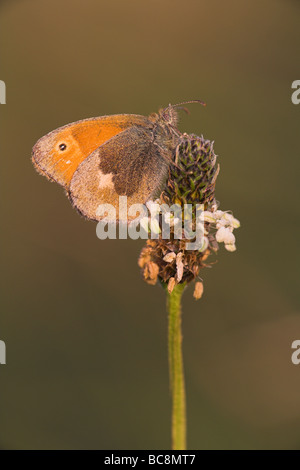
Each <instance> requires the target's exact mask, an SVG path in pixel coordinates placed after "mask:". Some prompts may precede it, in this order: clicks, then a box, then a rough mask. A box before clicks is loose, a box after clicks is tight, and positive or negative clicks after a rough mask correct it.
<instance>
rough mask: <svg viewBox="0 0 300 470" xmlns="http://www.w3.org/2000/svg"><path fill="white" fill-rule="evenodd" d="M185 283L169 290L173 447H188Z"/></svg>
mask: <svg viewBox="0 0 300 470" xmlns="http://www.w3.org/2000/svg"><path fill="white" fill-rule="evenodd" d="M184 288H185V284H178V285H177V286H175V287H174V289H173V292H172V293H171V294H169V293H168V291H167V296H168V299H167V308H168V313H169V327H168V346H169V371H170V388H171V395H172V449H173V450H185V449H186V405H185V385H184V372H183V359H182V333H181V297H182V293H183V290H184Z"/></svg>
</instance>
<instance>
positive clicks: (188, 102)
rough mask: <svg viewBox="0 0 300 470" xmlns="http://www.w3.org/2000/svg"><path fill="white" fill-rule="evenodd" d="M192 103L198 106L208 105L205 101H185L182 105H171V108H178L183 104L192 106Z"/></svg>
mask: <svg viewBox="0 0 300 470" xmlns="http://www.w3.org/2000/svg"><path fill="white" fill-rule="evenodd" d="M191 103H198V104H201V105H202V106H206V103H204V101H201V100H190V101H183V102H182V103H178V104H171V106H172V108H176V107H177V106H182V105H183V104H191Z"/></svg>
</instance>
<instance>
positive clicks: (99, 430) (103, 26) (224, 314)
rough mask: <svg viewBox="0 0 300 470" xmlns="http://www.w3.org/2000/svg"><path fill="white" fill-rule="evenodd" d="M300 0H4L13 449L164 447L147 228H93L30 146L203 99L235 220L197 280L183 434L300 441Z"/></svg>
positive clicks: (3, 369)
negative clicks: (145, 271) (199, 294)
mask: <svg viewBox="0 0 300 470" xmlns="http://www.w3.org/2000/svg"><path fill="white" fill-rule="evenodd" d="M299 16H300V5H299V2H298V1H291V0H290V1H287V0H265V1H263V2H261V1H259V0H252V1H250V0H248V1H244V2H241V1H238V0H228V1H226V2H224V1H222V0H218V1H217V0H209V1H208V0H207V1H204V0H201V1H199V0H198V1H196V0H186V1H185V2H183V1H178V0H164V1H158V0H152V1H151V2H146V1H138V0H131V1H123V0H110V1H109V2H108V1H99V0H84V1H83V0H51V1H50V0H10V1H3V0H1V5H0V23H1V24H0V31H1V32H0V42H1V76H0V79H1V80H4V81H5V82H6V86H7V104H6V105H2V106H1V114H0V119H1V127H0V132H1V160H0V165H1V172H0V174H1V184H0V191H1V197H0V204H1V218H2V224H1V268H2V269H1V293H0V298H1V322H0V339H1V340H4V341H5V342H6V347H7V365H2V366H0V384H1V385H0V423H1V424H0V447H1V448H3V449H11V448H18V449H41V448H44V449H80V448H81V449H129V448H131V449H140V448H141V449H162V448H165V449H166V448H169V446H170V396H169V389H168V364H167V342H166V334H167V317H166V312H165V298H164V293H163V291H162V289H161V288H160V287H158V286H155V287H151V286H148V285H146V284H145V283H144V282H143V280H142V279H141V275H140V272H139V268H138V266H137V258H138V255H139V252H140V249H141V248H142V246H143V241H141V240H139V241H132V240H120V241H118V240H107V241H100V240H99V239H97V237H96V232H95V229H96V225H95V223H93V222H88V221H86V220H84V219H83V218H81V217H79V216H78V214H77V213H76V212H75V211H74V210H73V209H72V207H71V205H70V203H69V201H68V200H67V198H66V197H65V196H64V193H63V190H62V188H61V187H60V186H58V185H56V184H50V183H49V182H48V181H47V180H46V179H45V178H43V177H41V176H39V175H38V174H37V173H36V172H35V170H34V168H33V166H32V164H31V161H30V156H31V148H32V146H33V145H34V143H35V142H36V141H37V140H38V139H39V138H40V137H41V136H43V135H44V134H46V133H47V132H49V131H51V130H53V129H55V128H57V127H59V126H62V125H64V124H67V123H69V122H72V121H76V120H79V119H83V118H87V117H92V116H101V115H104V114H114V113H136V114H145V115H147V114H149V113H151V112H154V111H157V110H158V108H159V107H160V106H166V105H168V103H177V102H179V101H182V100H187V99H193V98H199V99H202V100H204V101H206V102H207V107H206V108H202V107H201V106H197V105H191V106H190V111H191V114H190V115H189V116H186V115H184V113H183V115H182V118H181V123H180V126H179V127H180V129H181V131H186V132H194V133H196V134H200V135H201V134H203V135H204V136H205V137H206V138H208V139H211V140H214V141H215V150H216V152H217V154H218V155H219V163H220V165H221V172H220V175H219V178H218V182H217V192H216V196H217V199H218V200H219V201H220V203H221V206H220V207H221V209H223V210H227V209H231V210H233V213H234V215H235V216H236V217H238V218H239V219H240V220H241V223H242V227H241V228H240V229H239V230H237V231H236V236H237V246H238V250H237V252H236V253H228V252H226V251H225V250H224V248H222V249H221V250H220V252H219V254H218V257H217V259H218V263H217V264H215V265H214V266H213V267H212V268H211V269H206V270H203V271H202V277H203V280H204V297H203V299H201V300H200V301H198V302H195V301H194V300H193V297H192V292H193V288H192V287H190V288H189V289H188V290H187V291H186V293H185V295H184V305H183V308H184V318H183V330H184V360H185V375H186V385H187V401H188V405H187V406H188V408H187V412H188V446H189V448H190V449H256V448H258V449H262V448H271V449H279V448H285V449H287V448H291V449H299V448H300V365H299V366H296V365H293V364H292V362H291V354H292V350H291V343H292V341H293V340H295V339H300V315H299V287H298V277H299V262H300V260H299V256H298V253H299V250H298V246H297V243H298V240H299V209H298V206H297V202H298V201H299V189H298V188H299V182H298V178H299V167H300V165H299V150H300V145H299V118H300V105H299V106H296V105H293V104H292V102H291V94H292V89H291V83H292V82H293V81H294V80H297V79H300V69H299V46H300V30H299Z"/></svg>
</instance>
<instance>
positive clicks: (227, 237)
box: [216, 227, 235, 245]
mask: <svg viewBox="0 0 300 470" xmlns="http://www.w3.org/2000/svg"><path fill="white" fill-rule="evenodd" d="M216 240H217V242H219V243H222V242H224V243H225V244H226V245H232V244H234V243H235V236H234V235H233V233H232V231H231V230H230V228H228V227H221V228H219V230H218V231H217V233H216Z"/></svg>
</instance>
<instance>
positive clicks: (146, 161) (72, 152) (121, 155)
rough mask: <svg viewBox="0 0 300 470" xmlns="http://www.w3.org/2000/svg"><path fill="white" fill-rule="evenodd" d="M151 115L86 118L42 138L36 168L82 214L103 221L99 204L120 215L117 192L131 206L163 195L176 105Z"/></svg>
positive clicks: (35, 149) (177, 137)
mask: <svg viewBox="0 0 300 470" xmlns="http://www.w3.org/2000/svg"><path fill="white" fill-rule="evenodd" d="M187 103H200V104H202V105H205V103H203V102H201V101H200V100H193V101H187V102H184V103H179V104H177V105H169V106H168V107H167V108H165V109H161V110H159V112H158V113H157V114H151V115H150V116H149V117H145V116H139V115H136V114H118V115H113V116H101V117H96V118H90V119H84V120H82V121H77V122H74V123H71V124H67V125H66V126H63V127H60V128H58V129H56V130H54V131H52V132H49V134H47V135H45V136H44V137H42V138H41V139H40V140H38V142H37V143H36V144H35V146H34V147H33V150H32V161H33V164H34V166H35V167H36V169H37V171H38V172H39V173H41V174H42V175H44V176H46V177H47V178H48V179H50V181H56V182H57V183H59V184H60V185H62V186H63V187H64V188H65V190H66V193H67V195H68V197H69V199H70V201H71V203H72V205H73V206H74V207H75V208H76V209H77V210H78V211H79V213H80V214H82V215H83V216H84V217H86V218H88V219H91V220H96V221H97V220H100V219H102V218H103V217H100V216H99V215H97V208H98V206H99V205H100V204H112V205H113V206H114V207H115V208H116V210H117V213H118V207H119V196H127V203H128V205H132V204H144V203H145V202H147V201H148V200H150V199H155V198H156V197H158V196H159V195H160V192H161V190H162V188H163V185H164V183H165V181H166V178H167V176H168V168H169V165H170V164H172V163H174V162H173V160H172V158H173V151H174V148H175V147H176V145H177V144H178V143H179V140H180V135H181V134H180V133H179V131H178V130H177V120H178V116H177V111H176V110H175V107H177V106H181V105H183V104H187Z"/></svg>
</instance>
